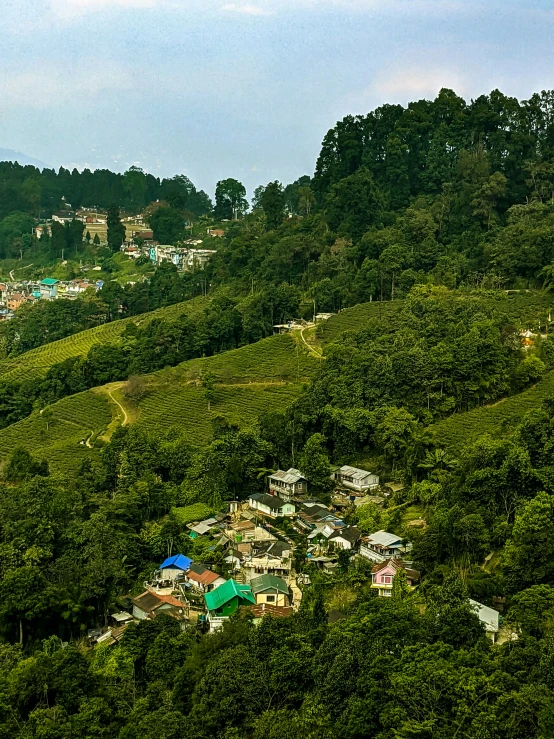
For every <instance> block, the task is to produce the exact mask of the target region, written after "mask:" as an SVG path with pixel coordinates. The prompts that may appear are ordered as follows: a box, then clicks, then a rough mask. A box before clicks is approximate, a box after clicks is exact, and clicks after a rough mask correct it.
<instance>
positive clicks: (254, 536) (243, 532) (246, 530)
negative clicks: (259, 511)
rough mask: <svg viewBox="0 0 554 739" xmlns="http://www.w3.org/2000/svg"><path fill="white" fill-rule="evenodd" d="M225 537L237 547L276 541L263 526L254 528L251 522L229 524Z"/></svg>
mask: <svg viewBox="0 0 554 739" xmlns="http://www.w3.org/2000/svg"><path fill="white" fill-rule="evenodd" d="M268 497H270V496H268ZM253 515H255V514H253ZM225 535H226V536H227V537H228V538H229V539H230V540H231V541H232V542H233V543H234V544H237V545H239V544H244V543H247V542H261V541H276V540H277V537H276V536H274V535H273V534H272V533H271V532H270V531H268V530H267V529H265V528H264V527H263V526H256V524H255V523H254V522H253V521H238V522H237V523H234V524H231V526H230V528H228V529H227V530H226V531H225Z"/></svg>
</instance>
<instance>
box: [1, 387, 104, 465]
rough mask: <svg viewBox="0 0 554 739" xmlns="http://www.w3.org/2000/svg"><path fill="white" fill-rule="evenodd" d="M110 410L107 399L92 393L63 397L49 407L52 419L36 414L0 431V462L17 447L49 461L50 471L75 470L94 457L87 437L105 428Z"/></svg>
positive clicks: (93, 451)
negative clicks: (89, 457)
mask: <svg viewBox="0 0 554 739" xmlns="http://www.w3.org/2000/svg"><path fill="white" fill-rule="evenodd" d="M112 414H113V409H112V405H111V403H110V402H109V400H108V397H107V396H105V395H102V394H97V393H94V392H92V391H88V392H85V393H79V394H78V395H72V396H71V397H69V398H63V400H60V401H59V402H58V403H56V404H55V405H53V406H52V419H48V423H47V421H46V419H45V418H44V417H43V416H41V415H40V413H39V412H36V413H33V415H32V416H29V418H25V419H23V421H19V422H18V423H14V424H13V425H12V426H8V427H7V428H5V429H2V430H1V431H0V459H2V460H3V459H5V458H6V457H8V456H9V455H10V454H11V453H12V452H13V450H14V449H15V448H16V447H18V446H23V447H25V448H26V449H28V450H29V451H30V452H31V453H32V454H33V455H34V456H36V457H38V458H41V459H46V460H48V462H49V464H50V469H51V470H52V471H54V472H58V471H70V470H71V471H75V470H76V469H77V468H78V467H79V464H80V463H81V462H82V460H83V459H85V458H86V457H87V456H90V455H91V454H95V453H97V452H95V450H94V449H92V448H90V447H89V446H87V442H88V444H90V443H91V441H90V437H93V435H95V434H96V433H98V432H99V431H101V430H102V429H105V428H107V426H108V424H109V423H110V421H111V420H112Z"/></svg>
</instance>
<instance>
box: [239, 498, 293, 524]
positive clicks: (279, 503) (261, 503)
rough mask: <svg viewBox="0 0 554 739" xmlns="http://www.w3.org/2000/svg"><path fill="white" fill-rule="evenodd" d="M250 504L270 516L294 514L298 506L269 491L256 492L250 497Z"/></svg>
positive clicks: (259, 511)
mask: <svg viewBox="0 0 554 739" xmlns="http://www.w3.org/2000/svg"><path fill="white" fill-rule="evenodd" d="M248 505H249V506H250V508H253V509H254V510H255V511H258V513H261V514H262V515H264V516H269V517H270V518H279V517H280V516H294V513H295V511H296V508H295V507H294V505H293V504H292V503H288V502H286V501H284V500H281V498H278V497H277V496H276V495H268V494H267V493H254V494H253V495H251V496H250V497H249V498H248Z"/></svg>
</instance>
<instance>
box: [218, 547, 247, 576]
mask: <svg viewBox="0 0 554 739" xmlns="http://www.w3.org/2000/svg"><path fill="white" fill-rule="evenodd" d="M223 561H224V562H225V564H226V565H227V566H228V567H229V569H230V570H233V571H234V572H239V571H240V569H241V567H242V563H243V562H244V554H243V553H242V552H240V551H239V550H238V549H235V548H234V547H229V549H227V552H226V553H225V556H224V557H223Z"/></svg>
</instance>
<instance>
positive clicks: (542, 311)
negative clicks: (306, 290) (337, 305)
mask: <svg viewBox="0 0 554 739" xmlns="http://www.w3.org/2000/svg"><path fill="white" fill-rule="evenodd" d="M459 298H460V300H473V301H479V302H480V303H481V304H482V305H483V307H484V308H487V309H493V310H497V311H498V312H499V313H504V314H505V315H506V318H507V319H508V320H509V321H511V322H513V323H515V324H517V325H520V326H524V327H526V328H529V329H531V330H534V329H538V327H539V324H540V325H541V326H542V327H543V328H544V326H545V324H546V321H547V319H548V316H549V314H550V312H551V311H552V316H554V297H553V296H552V295H551V294H549V293H544V292H541V291H538V290H525V291H516V290H512V291H509V292H505V291H497V292H494V293H492V292H491V293H484V292H483V293H481V292H475V293H463V292H460V293H459ZM402 305H403V301H402V300H394V301H390V300H389V301H384V302H380V301H374V302H372V303H360V304H359V305H355V306H354V307H352V308H346V309H345V310H343V311H341V313H337V315H335V316H332V317H331V318H330V319H329V320H328V321H326V322H325V323H323V324H321V325H320V326H319V327H318V332H317V333H318V336H319V338H320V340H322V341H323V342H324V343H326V344H328V343H330V342H331V341H335V339H337V338H338V337H339V336H340V334H341V333H342V332H343V331H357V330H359V329H362V328H364V326H365V325H366V324H367V322H368V321H370V320H373V319H377V320H379V321H382V322H383V324H384V325H386V326H387V327H389V328H390V326H391V325H394V322H395V320H396V321H397V320H398V315H399V313H400V311H401V309H402Z"/></svg>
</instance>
